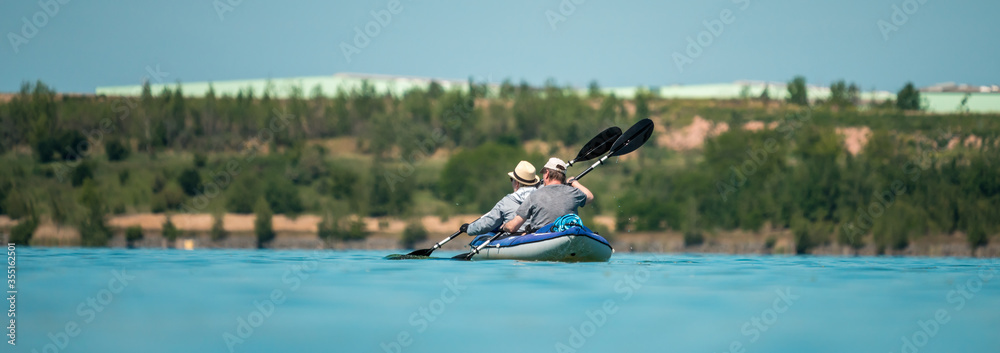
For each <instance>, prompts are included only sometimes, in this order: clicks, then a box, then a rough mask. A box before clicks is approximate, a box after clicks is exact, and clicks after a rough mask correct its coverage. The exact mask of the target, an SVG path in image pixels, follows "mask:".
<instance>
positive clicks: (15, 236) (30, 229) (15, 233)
mask: <svg viewBox="0 0 1000 353" xmlns="http://www.w3.org/2000/svg"><path fill="white" fill-rule="evenodd" d="M37 228H38V217H35V216H32V217H28V218H25V219H23V220H21V222H20V223H18V224H17V225H16V226H14V228H11V229H10V242H11V243H14V244H17V245H22V246H23V245H28V243H29V242H31V236H32V235H34V234H35V229H37Z"/></svg>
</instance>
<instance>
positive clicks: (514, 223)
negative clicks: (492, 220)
mask: <svg viewBox="0 0 1000 353" xmlns="http://www.w3.org/2000/svg"><path fill="white" fill-rule="evenodd" d="M522 224H524V218H521V216H519V215H518V216H514V219H512V220H510V222H507V223H506V224H504V225H503V231H505V232H508V233H514V232H516V231H517V230H518V229H520V228H521V225H522Z"/></svg>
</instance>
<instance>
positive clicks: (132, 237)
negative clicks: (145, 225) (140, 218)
mask: <svg viewBox="0 0 1000 353" xmlns="http://www.w3.org/2000/svg"><path fill="white" fill-rule="evenodd" d="M142 238H143V234H142V227H140V226H131V227H128V228H126V229H125V242H126V243H127V244H128V247H130V248H132V247H135V242H137V241H140V240H142Z"/></svg>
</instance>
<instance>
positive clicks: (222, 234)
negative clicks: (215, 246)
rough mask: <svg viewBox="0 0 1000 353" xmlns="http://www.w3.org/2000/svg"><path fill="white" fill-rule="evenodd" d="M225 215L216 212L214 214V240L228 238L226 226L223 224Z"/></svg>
mask: <svg viewBox="0 0 1000 353" xmlns="http://www.w3.org/2000/svg"><path fill="white" fill-rule="evenodd" d="M223 217H224V216H223V215H222V214H219V213H216V214H215V215H214V216H212V218H213V220H212V240H222V239H225V238H226V235H227V234H226V228H225V225H224V224H223Z"/></svg>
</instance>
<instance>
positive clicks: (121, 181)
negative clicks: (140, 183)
mask: <svg viewBox="0 0 1000 353" xmlns="http://www.w3.org/2000/svg"><path fill="white" fill-rule="evenodd" d="M129 177H131V175H130V172H129V170H128V169H124V170H122V171H120V172H118V185H125V183H127V182H128V179H129Z"/></svg>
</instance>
